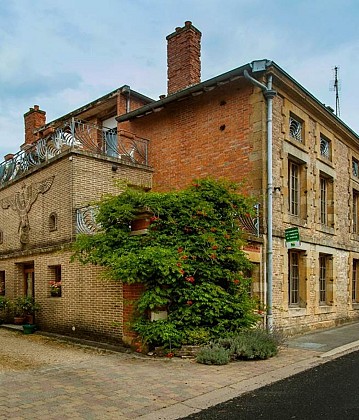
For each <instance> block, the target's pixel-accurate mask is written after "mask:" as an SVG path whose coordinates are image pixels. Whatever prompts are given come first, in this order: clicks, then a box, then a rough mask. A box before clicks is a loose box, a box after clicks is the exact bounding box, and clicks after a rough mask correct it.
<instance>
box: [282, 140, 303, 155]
mask: <svg viewBox="0 0 359 420" xmlns="http://www.w3.org/2000/svg"><path fill="white" fill-rule="evenodd" d="M285 140H286V141H287V142H288V143H289V144H291V145H293V146H295V147H296V148H298V149H300V150H302V151H303V152H306V153H309V149H308V146H306V145H305V142H304V141H303V142H300V141H299V140H294V139H292V138H291V137H285Z"/></svg>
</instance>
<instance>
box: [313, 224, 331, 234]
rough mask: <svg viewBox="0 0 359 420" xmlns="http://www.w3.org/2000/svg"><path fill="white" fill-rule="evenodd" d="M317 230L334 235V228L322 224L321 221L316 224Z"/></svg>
mask: <svg viewBox="0 0 359 420" xmlns="http://www.w3.org/2000/svg"><path fill="white" fill-rule="evenodd" d="M317 230H318V231H319V232H323V233H328V234H329V235H335V229H334V228H333V227H330V226H326V225H322V224H321V223H319V224H317Z"/></svg>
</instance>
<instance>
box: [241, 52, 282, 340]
mask: <svg viewBox="0 0 359 420" xmlns="http://www.w3.org/2000/svg"><path fill="white" fill-rule="evenodd" d="M267 65H268V62H267V61H266V60H261V61H254V62H253V63H252V71H264V70H266V68H267ZM244 77H245V78H246V79H247V80H249V81H250V82H251V83H252V84H253V85H255V86H257V87H259V88H260V89H261V90H262V92H263V95H264V97H265V98H266V100H267V272H266V278H267V330H268V331H269V332H271V331H272V330H273V310H272V306H273V172H272V166H273V165H272V159H273V153H272V131H273V130H272V127H273V116H272V114H273V98H274V97H275V95H276V94H277V92H276V91H275V90H272V75H268V79H267V86H266V85H264V84H263V83H261V82H259V81H258V80H256V79H254V78H253V77H252V76H250V75H249V73H248V71H247V70H244Z"/></svg>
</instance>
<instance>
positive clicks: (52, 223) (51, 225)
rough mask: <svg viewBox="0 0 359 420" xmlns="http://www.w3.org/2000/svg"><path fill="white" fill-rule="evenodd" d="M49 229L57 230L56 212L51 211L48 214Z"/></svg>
mask: <svg viewBox="0 0 359 420" xmlns="http://www.w3.org/2000/svg"><path fill="white" fill-rule="evenodd" d="M49 230H50V232H53V231H54V230H57V214H56V213H51V214H50V216H49Z"/></svg>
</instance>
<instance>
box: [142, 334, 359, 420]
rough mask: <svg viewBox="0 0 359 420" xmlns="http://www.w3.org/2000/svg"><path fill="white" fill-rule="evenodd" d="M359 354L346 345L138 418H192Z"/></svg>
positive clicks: (353, 346)
mask: <svg viewBox="0 0 359 420" xmlns="http://www.w3.org/2000/svg"><path fill="white" fill-rule="evenodd" d="M356 350H359V340H357V341H353V342H352V343H348V344H345V345H343V346H340V347H337V348H335V349H333V350H330V351H327V352H326V353H323V354H321V355H318V356H312V357H311V358H310V359H307V360H302V361H300V362H295V363H292V364H290V365H288V366H284V367H281V368H278V369H276V370H273V371H271V372H268V373H263V374H260V375H257V376H255V377H254V378H250V379H245V380H242V381H239V382H235V383H233V384H231V385H228V386H226V387H224V388H221V389H217V390H214V391H211V392H208V393H206V394H202V395H200V396H198V397H194V398H190V399H188V400H186V401H183V402H181V403H177V404H174V405H172V406H170V407H165V408H161V409H160V410H157V411H154V412H152V413H149V414H145V415H143V416H140V417H138V419H140V420H177V419H181V418H184V417H187V416H189V415H191V414H195V413H199V412H200V411H202V410H205V409H207V408H209V407H213V406H215V405H217V404H221V403H224V402H226V401H229V400H231V399H233V398H237V397H240V396H241V395H243V394H246V393H248V392H251V391H254V390H256V389H259V388H263V387H265V386H268V385H271V384H273V383H275V382H278V381H281V380H283V379H286V378H289V377H291V376H294V375H296V374H298V373H301V372H304V371H306V370H309V369H312V368H314V367H316V366H319V365H322V364H325V363H328V362H330V361H331V360H334V359H336V358H338V357H340V356H343V355H344V354H347V353H351V352H353V351H356Z"/></svg>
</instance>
